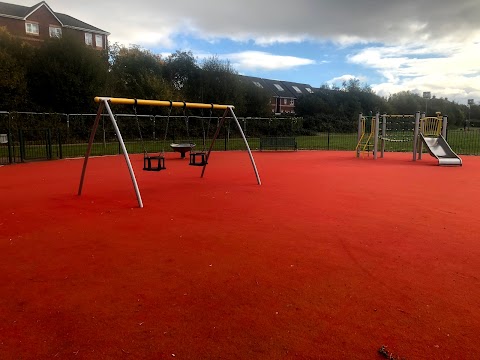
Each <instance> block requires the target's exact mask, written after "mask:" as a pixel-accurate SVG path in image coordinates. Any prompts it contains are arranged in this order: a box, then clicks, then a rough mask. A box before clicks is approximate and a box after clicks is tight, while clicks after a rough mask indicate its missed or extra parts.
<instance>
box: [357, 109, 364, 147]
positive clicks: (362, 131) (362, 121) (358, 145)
mask: <svg viewBox="0 0 480 360" xmlns="http://www.w3.org/2000/svg"><path fill="white" fill-rule="evenodd" d="M365 122H366V119H365V117H363V116H362V120H361V122H360V124H361V136H360V140H358V144H357V147H356V148H355V150H357V151H358V148H359V147H360V146H361V144H362V140H363V137H364V136H365Z"/></svg>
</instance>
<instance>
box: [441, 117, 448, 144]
mask: <svg viewBox="0 0 480 360" xmlns="http://www.w3.org/2000/svg"><path fill="white" fill-rule="evenodd" d="M447 124H448V116H447V115H443V121H442V136H443V138H444V139H446V138H447Z"/></svg>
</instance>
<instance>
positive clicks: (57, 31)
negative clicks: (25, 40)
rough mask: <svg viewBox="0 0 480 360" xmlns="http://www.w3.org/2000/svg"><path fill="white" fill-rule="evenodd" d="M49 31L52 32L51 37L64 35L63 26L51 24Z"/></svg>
mask: <svg viewBox="0 0 480 360" xmlns="http://www.w3.org/2000/svg"><path fill="white" fill-rule="evenodd" d="M48 32H49V33H50V37H51V38H54V37H56V38H61V37H62V28H61V27H58V26H49V28H48Z"/></svg>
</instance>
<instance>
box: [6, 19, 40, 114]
mask: <svg viewBox="0 0 480 360" xmlns="http://www.w3.org/2000/svg"><path fill="white" fill-rule="evenodd" d="M32 55H33V48H32V47H31V46H29V45H27V44H23V43H22V42H21V41H20V40H18V39H16V38H14V37H13V36H11V35H10V34H9V33H8V32H7V31H6V30H5V28H2V27H0V94H1V96H0V110H2V111H13V110H18V109H28V108H29V105H30V104H29V101H28V87H27V69H28V66H29V63H30V62H31V60H32Z"/></svg>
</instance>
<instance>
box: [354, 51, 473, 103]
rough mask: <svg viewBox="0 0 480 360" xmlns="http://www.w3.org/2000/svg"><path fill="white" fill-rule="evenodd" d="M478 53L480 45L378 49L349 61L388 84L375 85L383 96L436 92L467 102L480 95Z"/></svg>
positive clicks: (357, 54)
mask: <svg viewBox="0 0 480 360" xmlns="http://www.w3.org/2000/svg"><path fill="white" fill-rule="evenodd" d="M476 54H477V55H476ZM478 54H480V43H479V42H472V43H470V44H461V45H460V44H451V43H435V44H434V45H431V46H424V47H419V46H417V45H405V46H394V47H389V46H377V47H368V48H364V49H362V50H360V51H358V52H357V53H356V54H353V55H351V56H350V57H349V61H350V62H351V63H354V64H359V65H361V66H363V67H365V68H370V69H373V70H375V71H376V72H377V73H378V74H379V75H381V77H382V78H383V79H384V80H385V81H384V82H381V83H378V84H374V85H372V88H373V90H374V91H376V92H377V93H379V94H381V95H388V94H392V93H395V92H398V91H403V90H411V91H418V92H422V91H432V92H433V93H435V94H436V96H437V97H448V98H450V99H452V100H457V101H462V102H463V101H464V100H465V99H466V98H467V97H470V98H471V97H477V98H478V97H479V96H480V87H479V84H480V81H479V80H480V68H479V67H478V60H477V56H478Z"/></svg>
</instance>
